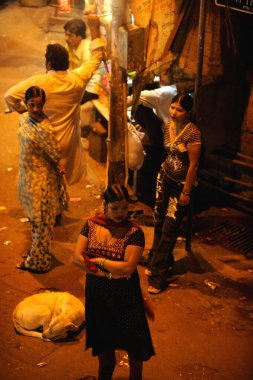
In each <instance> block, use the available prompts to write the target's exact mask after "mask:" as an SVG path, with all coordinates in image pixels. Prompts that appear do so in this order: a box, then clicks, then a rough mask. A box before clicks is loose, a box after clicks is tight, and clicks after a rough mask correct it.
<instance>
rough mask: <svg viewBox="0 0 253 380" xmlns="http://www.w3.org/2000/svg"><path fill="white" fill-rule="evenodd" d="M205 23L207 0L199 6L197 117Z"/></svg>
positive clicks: (201, 1) (196, 85) (196, 79)
mask: <svg viewBox="0 0 253 380" xmlns="http://www.w3.org/2000/svg"><path fill="white" fill-rule="evenodd" d="M205 21H206V0H200V5H199V36H198V53H197V69H196V78H195V87H194V107H193V114H194V115H195V116H196V112H197V104H198V100H199V91H200V87H201V78H202V68H203V56H204V42H205V41H204V40H205Z"/></svg>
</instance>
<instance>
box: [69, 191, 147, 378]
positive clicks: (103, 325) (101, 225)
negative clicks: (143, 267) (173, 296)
mask: <svg viewBox="0 0 253 380" xmlns="http://www.w3.org/2000/svg"><path fill="white" fill-rule="evenodd" d="M128 205H129V195H128V192H127V189H126V188H125V187H124V186H122V185H118V184H114V185H112V186H110V187H108V188H107V190H106V191H105V193H104V206H105V214H101V215H98V216H95V217H93V218H90V219H88V220H87V222H86V223H85V224H84V226H83V228H82V230H81V233H80V235H79V238H78V241H77V245H76V250H75V257H74V262H75V263H76V264H77V265H79V266H81V267H82V268H83V269H84V270H85V271H86V273H87V275H86V288H85V295H86V299H85V303H86V308H85V310H86V311H85V312H86V326H87V333H86V334H87V335H86V348H89V347H91V348H92V354H93V355H98V359H99V374H98V379H99V380H109V379H111V378H112V374H113V371H114V368H115V363H116V359H115V349H123V350H126V351H127V353H128V357H129V365H130V377H129V379H131V380H140V379H142V362H143V361H146V360H148V359H150V357H151V356H152V355H154V349H153V345H152V340H151V336H150V331H149V327H148V323H147V319H146V315H145V309H144V304H143V297H142V292H141V288H140V281H139V275H138V272H137V265H138V263H139V260H140V258H141V255H142V252H143V248H144V245H145V239H144V234H143V231H142V230H141V228H140V227H138V226H136V225H134V224H133V223H132V222H130V221H129V220H128V219H127V217H128ZM94 256H97V257H94Z"/></svg>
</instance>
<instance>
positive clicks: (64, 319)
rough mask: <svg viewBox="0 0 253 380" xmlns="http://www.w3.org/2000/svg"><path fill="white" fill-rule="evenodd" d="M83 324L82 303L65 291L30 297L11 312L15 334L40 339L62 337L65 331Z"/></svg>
mask: <svg viewBox="0 0 253 380" xmlns="http://www.w3.org/2000/svg"><path fill="white" fill-rule="evenodd" d="M83 322H84V305H83V303H82V302H81V301H80V300H79V299H78V298H76V297H75V296H73V295H72V294H69V293H67V292H45V293H39V294H34V295H32V296H30V297H26V298H24V299H23V301H21V302H20V303H19V304H18V305H17V306H16V308H15V310H14V312H13V323H14V327H15V329H16V331H17V332H19V333H20V334H23V335H27V336H32V337H35V338H40V339H43V340H56V339H63V338H66V337H67V335H68V331H77V330H78V329H79V328H80V326H81V325H82V323H83ZM36 330H41V331H42V332H40V331H36Z"/></svg>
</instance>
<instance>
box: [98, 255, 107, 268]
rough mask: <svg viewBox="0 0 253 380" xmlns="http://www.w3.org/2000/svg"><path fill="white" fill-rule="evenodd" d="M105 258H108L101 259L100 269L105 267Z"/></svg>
mask: <svg viewBox="0 0 253 380" xmlns="http://www.w3.org/2000/svg"><path fill="white" fill-rule="evenodd" d="M105 260H106V259H105V258H104V259H101V260H100V261H99V263H98V266H99V268H100V269H104V265H105Z"/></svg>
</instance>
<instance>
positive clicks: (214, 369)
mask: <svg viewBox="0 0 253 380" xmlns="http://www.w3.org/2000/svg"><path fill="white" fill-rule="evenodd" d="M0 17H1V25H0V46H1V52H0V70H1V71H0V72H1V81H0V95H1V96H0V125H1V134H0V147H1V148H0V176H1V182H0V252H1V257H0V262H1V274H0V294H1V298H0V310H1V324H0V326H1V327H0V331H1V342H2V343H1V347H0V357H1V359H0V364H1V367H0V368H1V370H0V379H3V380H19V379H20V380H21V379H22V380H28V379H29V380H30V379H31V380H34V379H36V380H44V379H48V380H51V379H54V380H60V379H71V380H77V379H81V378H85V377H87V379H88V376H96V373H97V360H96V358H93V357H92V356H91V351H90V350H89V351H84V344H85V328H83V329H82V330H81V332H80V333H79V334H78V335H76V336H75V337H74V338H73V339H68V340H65V341H61V342H54V343H53V342H44V341H42V340H39V339H36V338H30V337H26V336H22V335H18V334H17V333H16V332H15V331H14V328H13V322H12V313H13V310H14V308H15V306H16V305H17V303H18V302H20V301H21V300H22V299H23V298H24V297H26V296H29V295H31V294H35V293H38V292H41V291H44V290H59V291H68V292H70V293H72V294H74V295H75V296H77V297H78V298H80V299H81V300H83V297H84V282H85V280H84V274H83V272H82V271H81V270H80V269H79V268H77V267H75V266H74V265H73V264H72V253H73V250H74V247H75V242H76V239H77V236H78V234H79V231H80V229H81V227H82V224H83V223H84V220H85V219H86V218H87V217H88V216H90V215H92V214H94V213H95V212H96V211H98V210H100V209H101V208H102V204H101V200H100V198H99V194H100V191H101V188H102V187H103V185H104V179H105V164H100V163H98V162H96V161H94V160H93V159H91V158H90V157H89V155H88V151H87V149H86V150H85V156H86V159H87V168H88V175H87V177H86V178H85V179H83V180H82V181H81V183H79V184H78V185H75V186H72V187H71V188H70V196H71V197H72V201H71V202H70V209H69V211H68V212H66V214H65V216H64V219H63V225H62V226H60V227H56V228H55V233H54V240H53V254H54V258H53V269H52V270H51V271H50V272H49V273H46V274H31V273H28V272H22V271H19V270H17V269H16V268H15V265H16V263H17V262H18V261H19V259H20V254H21V252H22V251H23V250H24V249H25V248H29V244H30V229H29V224H28V223H27V222H24V221H23V218H24V217H25V215H24V214H23V210H22V208H21V207H20V206H19V204H18V201H17V169H18V140H17V126H18V115H17V114H16V113H11V114H5V113H4V110H5V109H6V105H5V103H4V101H3V94H4V93H5V91H6V90H7V89H8V88H9V87H10V86H11V85H13V84H16V83H18V82H19V81H21V80H22V79H25V78H26V77H28V76H30V75H32V74H34V73H41V72H44V71H45V68H44V52H45V47H46V45H47V44H48V43H50V42H52V41H55V42H61V43H63V41H64V39H63V37H64V35H63V33H59V32H52V31H50V32H48V33H45V31H44V29H43V27H44V26H45V23H46V19H47V10H46V8H24V7H23V8H22V7H19V6H18V2H15V1H12V2H10V4H9V5H8V6H6V7H3V8H2V9H1V8H0ZM86 144H87V142H85V145H86ZM131 208H132V209H133V210H139V209H143V210H144V216H142V217H140V218H139V220H137V222H138V221H139V222H140V223H141V224H142V226H143V229H144V232H145V236H146V249H147V250H148V249H149V248H150V246H151V242H152V234H153V229H152V226H148V224H149V223H147V221H149V220H151V219H152V218H151V215H152V210H151V209H149V208H148V207H146V206H144V205H142V204H140V203H137V204H132V205H131ZM223 216H226V217H236V218H242V219H243V220H249V221H250V222H252V219H251V218H249V217H248V216H246V215H244V214H242V213H241V212H239V211H236V210H233V209H229V208H224V207H223V208H218V207H210V208H209V209H208V210H206V211H203V212H202V213H201V214H199V215H197V217H196V223H197V222H198V223H199V224H203V223H205V221H207V219H208V218H209V219H212V218H213V219H214V220H215V219H217V218H219V217H223ZM175 258H176V265H175V274H174V276H173V277H172V278H171V279H170V281H169V284H168V285H169V286H168V288H167V289H166V290H165V291H164V292H162V293H160V294H159V295H156V296H148V298H149V299H150V302H151V304H152V305H153V307H154V310H155V315H156V318H155V321H154V322H150V329H151V334H152V338H153V343H154V346H155V351H156V355H155V356H154V357H153V358H152V359H151V360H150V361H148V362H147V363H145V364H144V373H143V379H144V380H181V379H183V380H238V379H240V380H252V373H253V361H252V354H253V344H252V342H253V340H252V337H253V302H252V301H253V293H252V290H253V258H252V255H248V256H246V255H244V254H242V253H240V252H238V251H235V250H230V249H228V248H225V247H223V246H221V245H220V244H219V242H215V241H213V242H209V243H208V241H207V239H203V238H199V237H197V236H194V238H193V242H192V252H191V253H187V252H186V251H185V249H184V240H182V241H178V243H177V246H176V249H175ZM144 269H145V268H144V266H143V265H140V266H139V273H140V276H141V282H142V286H143V289H144V290H145V289H146V288H147V279H146V277H145V275H144ZM105 328H106V326H105ZM40 363H43V364H42V365H41V366H40ZM128 370H129V368H128V362H127V358H126V356H125V354H124V353H122V352H120V351H119V352H117V366H116V370H115V374H114V377H113V379H114V380H123V379H127V378H128ZM90 379H92V377H90Z"/></svg>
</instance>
